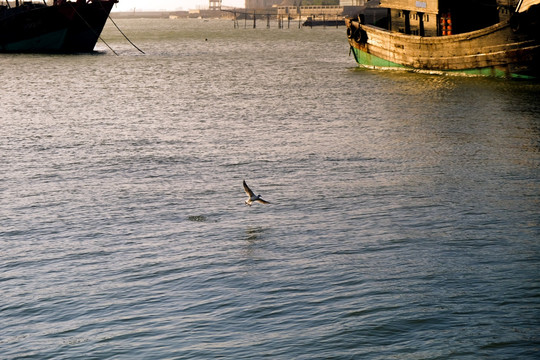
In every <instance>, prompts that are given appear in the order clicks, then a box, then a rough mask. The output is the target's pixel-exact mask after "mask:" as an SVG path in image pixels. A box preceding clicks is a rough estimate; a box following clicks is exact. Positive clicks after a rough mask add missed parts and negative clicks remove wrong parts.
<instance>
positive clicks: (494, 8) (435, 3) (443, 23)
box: [380, 0, 517, 36]
mask: <svg viewBox="0 0 540 360" xmlns="http://www.w3.org/2000/svg"><path fill="white" fill-rule="evenodd" d="M516 4H517V0H380V7H382V8H386V9H388V17H387V19H388V29H389V30H392V31H397V32H401V33H404V34H408V35H419V36H445V35H453V34H460V33H465V32H469V31H473V30H478V29H481V28H484V27H486V26H490V25H493V24H496V23H497V22H499V21H502V20H505V19H508V18H509V17H510V15H511V13H512V9H514V8H515V6H516Z"/></svg>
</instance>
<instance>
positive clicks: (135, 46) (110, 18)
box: [109, 15, 145, 54]
mask: <svg viewBox="0 0 540 360" xmlns="http://www.w3.org/2000/svg"><path fill="white" fill-rule="evenodd" d="M109 20H111V22H112V23H113V24H114V26H115V27H116V28H117V29H118V31H120V34H122V35H123V36H124V38H126V40H127V41H129V43H130V44H131V45H133V47H134V48H135V49H137V50H139V51H140V52H141V53H142V54H145V52H144V51H142V50H141V49H139V48H138V47H137V45H135V44H134V43H133V42H132V41H131V40H129V38H128V37H127V36H126V34H124V32H123V31H122V30H120V28H119V27H118V25H116V23H115V22H114V20H113V19H112V17H111V15H109Z"/></svg>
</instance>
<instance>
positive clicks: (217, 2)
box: [208, 0, 221, 10]
mask: <svg viewBox="0 0 540 360" xmlns="http://www.w3.org/2000/svg"><path fill="white" fill-rule="evenodd" d="M208 10H221V0H209V2H208Z"/></svg>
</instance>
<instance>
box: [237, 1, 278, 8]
mask: <svg viewBox="0 0 540 360" xmlns="http://www.w3.org/2000/svg"><path fill="white" fill-rule="evenodd" d="M282 2H283V0H246V9H268V8H271V7H272V6H274V5H279V4H281V3H282Z"/></svg>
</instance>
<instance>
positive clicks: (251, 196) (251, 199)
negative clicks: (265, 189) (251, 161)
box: [244, 180, 270, 206]
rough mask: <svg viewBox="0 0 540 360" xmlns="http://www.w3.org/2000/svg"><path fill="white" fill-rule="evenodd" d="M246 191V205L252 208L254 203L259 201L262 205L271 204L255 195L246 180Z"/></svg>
mask: <svg viewBox="0 0 540 360" xmlns="http://www.w3.org/2000/svg"><path fill="white" fill-rule="evenodd" d="M244 191H245V192H246V194H247V196H248V198H247V200H246V201H245V203H246V205H248V206H251V203H253V202H254V201H258V202H260V203H261V204H270V203H269V202H268V201H266V200H263V199H262V198H261V195H255V194H254V193H253V191H251V189H250V188H249V186H247V184H246V180H244Z"/></svg>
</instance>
